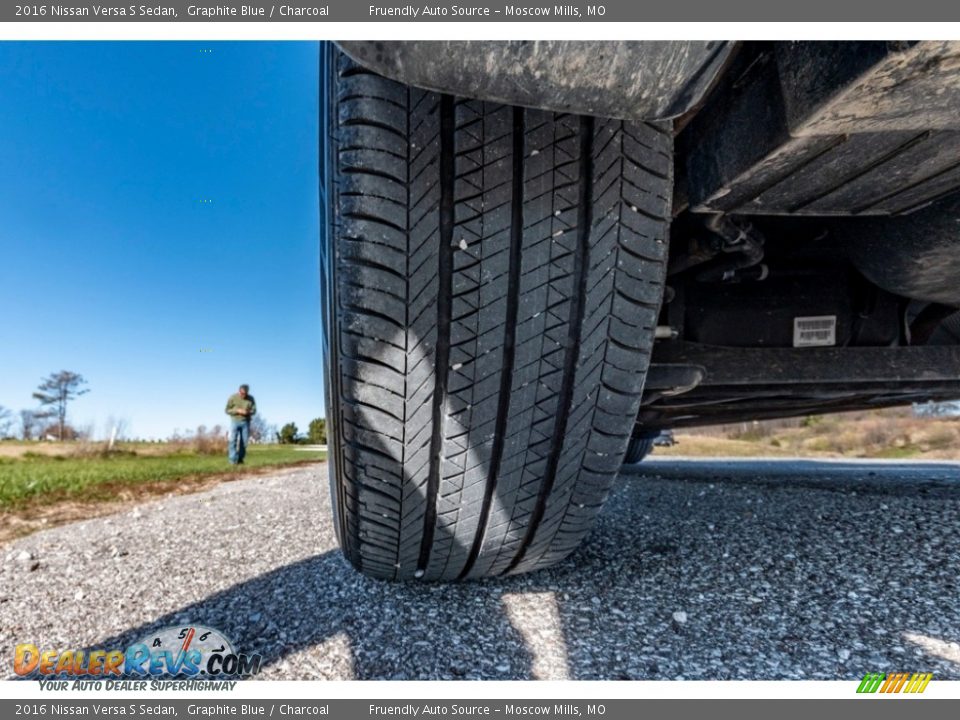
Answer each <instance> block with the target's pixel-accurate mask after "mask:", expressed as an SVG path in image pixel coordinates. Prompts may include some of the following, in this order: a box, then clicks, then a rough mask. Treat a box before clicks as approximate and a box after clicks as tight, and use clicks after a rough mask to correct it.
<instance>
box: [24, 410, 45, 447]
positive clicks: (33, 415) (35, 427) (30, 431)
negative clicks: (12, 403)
mask: <svg viewBox="0 0 960 720" xmlns="http://www.w3.org/2000/svg"><path fill="white" fill-rule="evenodd" d="M39 430H40V418H38V417H37V412H36V410H21V411H20V437H21V438H23V439H24V440H33V439H34V437H33V435H34V433H36V432H39Z"/></svg>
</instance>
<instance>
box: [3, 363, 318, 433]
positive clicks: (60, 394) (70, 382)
mask: <svg viewBox="0 0 960 720" xmlns="http://www.w3.org/2000/svg"><path fill="white" fill-rule="evenodd" d="M86 385H87V381H86V379H85V378H84V377H83V375H81V374H80V373H75V372H72V371H70V370H61V371H60V372H54V373H50V374H49V375H48V376H47V377H45V378H43V379H42V380H41V381H40V384H39V385H38V386H37V389H36V392H34V393H33V398H34V400H36V401H37V407H35V408H26V409H23V410H20V411H19V413H17V414H15V413H14V412H13V411H12V410H10V409H9V408H6V407H4V406H3V405H0V440H2V439H4V438H12V437H17V436H19V437H20V439H22V440H42V439H44V438H52V439H56V440H61V441H63V440H78V439H81V438H82V437H83V435H84V433H83V432H82V431H80V430H77V429H76V428H74V427H72V426H71V425H70V424H69V423H68V422H67V409H68V407H69V404H70V403H71V402H73V401H74V400H76V399H77V398H78V397H80V396H81V395H86V394H87V393H88V392H90V389H89V388H88V387H86ZM17 426H19V427H17ZM15 428H16V430H15ZM201 428H202V430H201ZM201 428H198V431H199V432H200V433H201V434H207V435H219V434H221V428H220V426H219V425H218V426H216V427H214V428H212V429H211V430H209V431H208V430H207V429H206V428H205V427H203V426H201ZM222 432H223V433H225V432H226V431H225V430H223V431H222ZM174 435H175V436H176V435H178V433H176V432H175V433H174ZM250 435H251V437H252V438H253V440H254V441H256V442H270V441H271V440H274V441H276V442H278V443H281V444H284V445H286V444H293V443H310V444H313V445H324V444H326V442H327V421H326V420H325V419H324V418H314V419H313V420H311V421H310V424H309V426H308V428H307V432H306V433H305V434H302V433H301V432H300V429H299V428H298V427H297V425H296V423H293V422H289V423H286V424H285V425H283V426H282V427H281V428H280V430H277V429H276V426H274V425H271V424H270V423H269V422H268V421H267V420H266V419H265V418H264V417H263V416H262V415H259V414H258V415H254V416H253V418H252V419H251V421H250ZM174 439H176V438H174Z"/></svg>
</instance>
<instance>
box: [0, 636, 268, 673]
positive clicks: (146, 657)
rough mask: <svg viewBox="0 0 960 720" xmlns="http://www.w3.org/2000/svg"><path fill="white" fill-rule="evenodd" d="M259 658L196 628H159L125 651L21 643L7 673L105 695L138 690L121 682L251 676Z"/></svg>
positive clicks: (255, 671)
mask: <svg viewBox="0 0 960 720" xmlns="http://www.w3.org/2000/svg"><path fill="white" fill-rule="evenodd" d="M261 662H262V658H261V656H260V655H245V654H242V653H238V652H237V651H236V650H235V649H234V647H233V643H231V642H230V640H228V639H227V638H226V637H225V636H224V635H223V633H221V632H220V631H219V630H215V629H213V628H208V627H203V626H202V625H188V626H178V627H167V628H163V629H161V630H159V631H157V632H155V633H151V634H150V635H148V636H147V637H145V638H143V639H142V640H140V641H139V642H136V643H133V644H132V645H130V646H129V647H127V648H126V649H123V650H121V649H109V650H49V649H41V648H39V647H37V646H36V645H34V644H32V643H22V644H19V645H17V647H16V649H15V650H14V658H13V670H14V672H15V673H16V674H17V675H19V676H20V677H24V678H35V679H40V678H59V679H62V680H79V679H83V680H86V681H92V680H99V679H103V680H105V681H107V682H108V683H110V686H111V687H110V688H107V689H140V688H139V687H137V688H129V687H125V685H126V683H125V682H124V683H121V682H114V681H117V680H125V679H127V678H146V679H151V678H163V677H186V678H203V679H205V680H207V679H209V680H221V679H228V678H237V677H245V676H249V675H256V674H257V673H259V672H260V664H261Z"/></svg>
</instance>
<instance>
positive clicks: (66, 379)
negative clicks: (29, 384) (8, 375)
mask: <svg viewBox="0 0 960 720" xmlns="http://www.w3.org/2000/svg"><path fill="white" fill-rule="evenodd" d="M86 384H87V381H86V380H85V379H84V378H83V375H80V374H79V373H75V372H70V371H69V370H61V371H60V372H58V373H50V375H49V376H48V377H46V378H45V379H44V380H43V382H41V383H40V385H39V386H38V387H37V392H35V393H34V394H33V397H34V398H35V399H36V400H37V401H39V403H40V406H41V407H43V408H46V410H43V411H41V412H40V413H38V416H40V417H55V418H56V419H57V428H58V430H59V432H58V437H59V438H60V440H63V437H64V428H65V426H66V424H67V404H68V403H69V402H70V401H71V400H75V399H76V398H78V397H80V396H81V395H85V394H86V393H88V392H90V391H89V390H87V389H81V388H83V386H84V385H86Z"/></svg>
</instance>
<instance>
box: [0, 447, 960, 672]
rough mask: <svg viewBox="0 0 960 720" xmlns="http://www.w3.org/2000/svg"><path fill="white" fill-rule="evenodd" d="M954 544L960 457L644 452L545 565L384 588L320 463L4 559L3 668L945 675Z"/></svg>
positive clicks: (959, 563)
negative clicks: (68, 658)
mask: <svg viewBox="0 0 960 720" xmlns="http://www.w3.org/2000/svg"><path fill="white" fill-rule="evenodd" d="M958 548H960V465H957V464H949V463H944V464H934V463H923V464H920V463H878V462H872V463H836V462H814V461H783V460H778V461H769V462H767V461H736V462H732V461H710V460H696V461H693V460H686V461H685V460H676V459H673V458H671V459H669V460H667V459H663V460H658V459H656V458H654V459H651V460H648V461H645V462H644V463H642V464H641V465H639V466H636V467H635V468H628V469H625V471H624V472H623V473H622V474H621V479H620V481H619V482H618V484H617V487H616V488H615V490H614V492H613V495H612V496H611V498H610V501H609V503H608V505H607V507H606V509H605V510H604V512H603V514H602V516H601V518H600V522H599V523H598V525H597V528H596V530H595V531H594V532H593V534H592V535H591V536H590V537H589V539H588V541H587V542H586V544H585V545H584V547H583V548H582V549H581V550H580V551H579V552H577V553H575V554H574V556H572V557H571V558H569V559H568V560H567V561H565V562H564V563H562V564H561V565H560V566H558V567H555V568H552V569H550V570H546V571H541V572H538V573H534V574H531V575H524V576H518V577H512V578H507V579H496V580H487V581H482V582H473V583H466V584H459V585H429V584H420V583H415V584H409V585H403V584H390V583H386V582H380V581H375V580H370V579H368V578H365V577H363V576H361V575H359V574H358V573H356V572H355V571H354V570H353V569H352V568H351V567H350V566H349V565H348V564H347V563H346V562H345V560H344V559H343V558H342V557H341V555H340V553H339V550H338V549H337V546H336V540H335V538H334V533H333V526H332V521H331V513H330V503H329V497H328V492H327V478H326V466H325V465H316V466H310V467H308V468H298V469H293V470H289V471H281V472H277V473H276V474H274V475H270V476H261V477H255V478H249V479H244V480H238V481H234V482H229V483H225V484H223V485H220V486H218V487H216V488H214V489H213V490H209V491H205V492H202V493H198V494H195V495H186V496H177V497H168V498H163V499H160V500H157V501H153V502H149V503H146V504H144V505H141V506H138V507H136V508H134V509H133V510H129V511H125V512H123V513H122V514H117V515H112V516H108V517H101V518H96V519H93V520H88V521H85V522H80V523H75V524H72V525H66V526H63V527H59V528H54V529H51V530H47V531H44V532H40V533H36V534H34V535H31V536H29V537H26V538H23V539H21V540H18V541H16V542H14V543H9V544H7V545H5V546H2V547H0V559H2V563H3V564H2V567H0V656H2V657H6V658H8V662H9V659H10V658H11V657H12V654H13V648H14V646H15V645H16V644H17V643H22V642H33V643H36V644H37V645H40V646H45V647H51V648H58V649H67V648H77V647H97V648H113V647H126V645H127V644H129V643H131V642H134V641H136V640H139V639H141V638H142V637H143V636H145V635H146V634H147V633H149V632H151V631H153V630H155V629H159V628H161V627H166V626H170V625H179V624H185V623H193V624H202V625H206V626H210V627H214V628H218V629H220V630H221V631H222V632H223V633H224V634H225V635H226V636H227V637H229V638H231V639H232V640H233V641H234V645H235V646H236V647H237V649H238V650H240V651H241V652H246V653H260V654H261V655H263V657H264V662H265V669H264V671H263V673H262V674H261V675H260V676H259V677H261V678H266V679H353V678H357V679H381V678H383V679H397V680H401V679H471V678H484V679H527V678H537V679H567V678H579V679H675V678H687V679H734V678H736V679H792V678H796V679H851V680H852V679H859V678H860V677H862V676H863V674H864V673H865V672H868V671H870V672H888V671H891V672H892V671H909V672H913V671H917V672H919V671H927V672H933V673H934V676H935V678H938V679H960V644H958V641H960V592H958V577H960V553H958ZM7 667H8V668H9V667H10V666H9V665H8V666H7ZM8 672H9V670H8Z"/></svg>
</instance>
